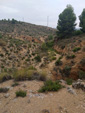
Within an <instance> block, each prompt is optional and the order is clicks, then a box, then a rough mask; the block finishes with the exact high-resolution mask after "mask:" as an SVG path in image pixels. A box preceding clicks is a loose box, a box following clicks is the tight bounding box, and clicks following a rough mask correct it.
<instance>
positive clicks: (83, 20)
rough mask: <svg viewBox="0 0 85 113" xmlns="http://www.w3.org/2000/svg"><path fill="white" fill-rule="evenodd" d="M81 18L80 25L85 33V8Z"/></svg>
mask: <svg viewBox="0 0 85 113" xmlns="http://www.w3.org/2000/svg"><path fill="white" fill-rule="evenodd" d="M79 20H80V25H79V26H80V27H81V30H82V31H83V32H84V33H85V9H83V11H82V13H81V15H80V16H79Z"/></svg>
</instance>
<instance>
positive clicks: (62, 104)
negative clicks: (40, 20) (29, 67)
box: [0, 80, 85, 113]
mask: <svg viewBox="0 0 85 113" xmlns="http://www.w3.org/2000/svg"><path fill="white" fill-rule="evenodd" d="M13 83H14V82H13V81H12V80H10V81H7V82H4V83H1V84H0V88H1V87H8V86H10V90H9V91H8V93H9V95H10V96H9V97H8V98H5V97H4V95H6V94H5V93H0V113H43V112H42V110H44V109H45V110H48V111H49V113H85V92H83V91H82V90H75V89H73V90H74V91H75V93H76V95H74V94H70V93H69V92H68V91H67V88H63V89H61V90H60V91H58V92H49V93H38V92H37V90H38V89H39V88H40V87H41V86H42V85H43V82H41V81H24V82H19V84H20V85H19V86H16V87H11V85H12V84H13ZM66 87H68V86H67V85H66ZM70 87H71V86H70ZM19 89H22V90H26V91H27V96H26V97H25V98H22V97H18V98H16V94H15V92H16V91H17V90H19ZM44 113H47V112H44Z"/></svg>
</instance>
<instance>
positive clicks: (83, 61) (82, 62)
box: [80, 58, 85, 66]
mask: <svg viewBox="0 0 85 113" xmlns="http://www.w3.org/2000/svg"><path fill="white" fill-rule="evenodd" d="M80 64H81V65H82V66H85V58H82V59H81V61H80Z"/></svg>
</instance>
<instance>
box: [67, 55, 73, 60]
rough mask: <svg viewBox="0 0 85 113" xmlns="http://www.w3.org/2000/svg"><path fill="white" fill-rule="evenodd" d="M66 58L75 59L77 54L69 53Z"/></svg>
mask: <svg viewBox="0 0 85 113" xmlns="http://www.w3.org/2000/svg"><path fill="white" fill-rule="evenodd" d="M66 58H67V59H73V58H75V55H67V56H66Z"/></svg>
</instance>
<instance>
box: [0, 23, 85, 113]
mask: <svg viewBox="0 0 85 113" xmlns="http://www.w3.org/2000/svg"><path fill="white" fill-rule="evenodd" d="M29 25H30V26H31V27H30V26H29ZM25 29H29V32H26V31H25ZM35 31H36V32H35ZM30 34H32V35H30ZM69 97H70V98H69ZM22 103H23V104H22ZM36 103H37V104H36ZM23 108H24V109H23ZM0 111H1V113H11V112H15V113H27V112H28V113H84V111H85V34H79V35H75V36H72V37H70V38H64V39H58V38H57V36H56V37H55V30H54V29H51V28H47V27H43V26H36V25H32V24H27V23H23V22H16V21H15V23H11V22H8V21H5V22H4V21H1V23H0Z"/></svg>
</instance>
